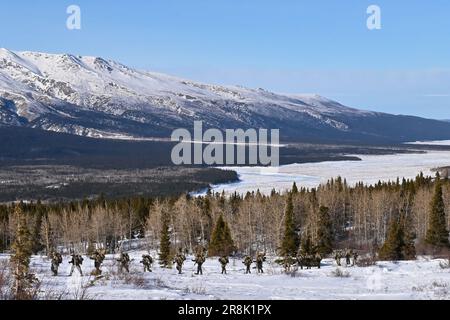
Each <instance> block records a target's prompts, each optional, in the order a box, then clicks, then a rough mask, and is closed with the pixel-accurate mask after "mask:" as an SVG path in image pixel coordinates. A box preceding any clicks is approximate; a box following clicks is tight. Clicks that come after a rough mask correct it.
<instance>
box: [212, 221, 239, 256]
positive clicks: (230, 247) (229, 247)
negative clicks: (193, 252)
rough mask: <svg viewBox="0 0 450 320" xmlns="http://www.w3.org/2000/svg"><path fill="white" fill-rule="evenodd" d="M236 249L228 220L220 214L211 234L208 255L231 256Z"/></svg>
mask: <svg viewBox="0 0 450 320" xmlns="http://www.w3.org/2000/svg"><path fill="white" fill-rule="evenodd" d="M234 250H235V246H234V241H233V239H232V237H231V231H230V228H229V226H228V224H227V222H226V221H225V220H224V219H223V216H222V215H220V216H219V218H218V219H217V222H216V225H215V228H214V230H213V232H212V235H211V242H210V244H209V247H208V255H209V256H211V257H213V256H220V257H221V256H230V255H231V254H232V253H233V251H234Z"/></svg>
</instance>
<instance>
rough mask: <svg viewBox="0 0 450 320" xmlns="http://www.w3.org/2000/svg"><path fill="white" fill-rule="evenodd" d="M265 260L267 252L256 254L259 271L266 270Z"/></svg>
mask: <svg viewBox="0 0 450 320" xmlns="http://www.w3.org/2000/svg"><path fill="white" fill-rule="evenodd" d="M264 261H266V254H265V253H258V255H257V256H256V267H257V269H258V273H264V270H263V263H264Z"/></svg>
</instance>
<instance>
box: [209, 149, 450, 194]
mask: <svg viewBox="0 0 450 320" xmlns="http://www.w3.org/2000/svg"><path fill="white" fill-rule="evenodd" d="M356 156H357V157H359V158H360V159H361V160H362V161H327V162H320V163H302V164H290V165H285V166H280V167H277V168H275V167H231V168H230V167H227V168H224V169H230V170H234V171H236V172H237V173H238V175H239V179H240V181H239V182H236V183H231V184H223V185H216V186H214V188H213V191H215V192H222V191H225V192H226V193H233V192H235V191H236V192H238V193H241V194H245V193H246V192H247V191H250V192H252V191H256V190H258V189H259V190H260V191H261V192H262V193H264V194H270V192H271V191H272V189H273V188H275V190H277V191H285V190H288V189H290V188H291V187H292V183H293V182H294V181H295V182H296V183H297V185H298V186H299V187H307V188H315V187H317V186H319V184H322V183H326V182H327V181H328V180H329V179H331V178H336V177H338V176H341V177H343V178H345V179H346V180H347V182H348V183H349V184H350V185H354V184H356V183H358V182H360V181H362V182H364V183H366V184H375V183H377V182H378V181H379V180H381V181H389V180H390V181H395V180H396V179H397V177H399V178H400V179H402V178H407V179H408V178H410V179H411V178H414V177H416V176H417V174H419V173H420V172H423V173H424V175H434V174H435V173H434V172H432V169H434V168H438V167H444V166H449V165H450V151H429V152H427V153H414V154H394V155H356Z"/></svg>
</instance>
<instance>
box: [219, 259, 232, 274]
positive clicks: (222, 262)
mask: <svg viewBox="0 0 450 320" xmlns="http://www.w3.org/2000/svg"><path fill="white" fill-rule="evenodd" d="M219 262H220V265H221V266H222V274H227V264H228V263H230V260H228V257H227V256H223V257H221V258H220V259H219Z"/></svg>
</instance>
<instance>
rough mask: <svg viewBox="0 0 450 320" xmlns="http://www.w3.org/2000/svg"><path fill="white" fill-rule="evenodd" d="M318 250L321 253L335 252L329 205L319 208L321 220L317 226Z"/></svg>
mask: <svg viewBox="0 0 450 320" xmlns="http://www.w3.org/2000/svg"><path fill="white" fill-rule="evenodd" d="M317 238H318V239H317V245H316V248H317V252H318V253H320V254H321V255H326V254H330V253H332V252H333V223H332V222H331V217H330V214H329V209H328V208H327V207H324V206H321V207H320V209H319V221H318V228H317Z"/></svg>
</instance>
